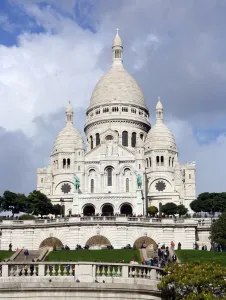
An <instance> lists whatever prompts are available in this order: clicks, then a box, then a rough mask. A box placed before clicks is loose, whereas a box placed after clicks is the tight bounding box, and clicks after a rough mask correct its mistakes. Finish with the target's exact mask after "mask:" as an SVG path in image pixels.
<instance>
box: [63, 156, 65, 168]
mask: <svg viewBox="0 0 226 300" xmlns="http://www.w3.org/2000/svg"><path fill="white" fill-rule="evenodd" d="M65 168H66V159H65V158H64V159H63V169H65Z"/></svg>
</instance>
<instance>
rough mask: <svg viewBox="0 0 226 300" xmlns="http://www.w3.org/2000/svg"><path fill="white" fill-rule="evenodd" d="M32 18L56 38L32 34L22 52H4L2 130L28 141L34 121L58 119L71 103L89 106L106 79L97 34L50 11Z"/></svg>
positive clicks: (0, 64) (0, 62) (0, 61)
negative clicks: (97, 86) (44, 117)
mask: <svg viewBox="0 0 226 300" xmlns="http://www.w3.org/2000/svg"><path fill="white" fill-rule="evenodd" d="M30 10H31V8H30ZM32 12H33V16H35V15H36V16H38V18H39V19H41V20H42V23H43V20H44V19H45V20H46V22H47V23H48V24H47V25H46V26H49V28H51V29H53V28H54V26H55V28H56V29H57V34H50V33H42V34H32V33H28V32H27V33H24V34H22V35H21V36H19V40H18V45H17V46H13V47H5V46H3V45H1V46H0V99H1V101H2V103H4V109H1V111H0V126H3V127H5V128H6V129H7V130H15V129H22V130H23V131H24V132H25V133H26V134H29V135H30V134H33V132H34V128H32V126H31V124H32V119H33V118H34V117H36V116H38V115H42V114H49V113H54V112H56V111H57V110H58V109H59V108H60V107H62V106H63V107H64V106H66V105H67V103H68V101H69V100H71V101H72V103H73V105H74V107H79V106H82V107H86V106H87V105H88V103H89V98H90V95H91V93H92V89H93V87H94V85H95V83H96V82H97V80H98V79H99V78H100V76H101V75H102V70H101V69H100V68H98V66H97V60H98V56H99V53H100V52H101V50H102V47H103V44H102V43H100V42H99V41H98V39H97V38H96V37H95V36H94V35H93V34H92V33H90V32H88V31H83V30H81V29H80V28H79V27H78V26H77V25H76V23H73V22H71V21H68V20H66V19H64V18H63V17H62V16H58V17H57V16H56V13H54V12H52V11H51V10H50V9H48V10H47V11H42V10H39V9H38V7H35V8H33V10H32ZM51 13H52V15H51ZM51 16H52V18H51ZM47 20H48V21H47ZM109 56H110V55H109Z"/></svg>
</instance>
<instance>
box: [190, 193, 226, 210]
mask: <svg viewBox="0 0 226 300" xmlns="http://www.w3.org/2000/svg"><path fill="white" fill-rule="evenodd" d="M190 207H191V209H192V210H193V211H194V212H201V211H203V212H209V213H212V214H215V213H216V212H223V211H225V210H226V193H202V194H200V195H199V196H198V198H197V199H196V200H194V201H192V202H191V204H190Z"/></svg>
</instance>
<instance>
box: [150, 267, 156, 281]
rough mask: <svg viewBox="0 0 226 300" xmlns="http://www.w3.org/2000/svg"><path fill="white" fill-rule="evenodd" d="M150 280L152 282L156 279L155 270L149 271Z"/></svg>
mask: <svg viewBox="0 0 226 300" xmlns="http://www.w3.org/2000/svg"><path fill="white" fill-rule="evenodd" d="M151 279H153V280H156V279H157V274H156V269H151Z"/></svg>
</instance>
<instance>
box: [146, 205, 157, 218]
mask: <svg viewBox="0 0 226 300" xmlns="http://www.w3.org/2000/svg"><path fill="white" fill-rule="evenodd" d="M157 213H158V208H157V207H156V206H149V207H148V214H149V215H150V216H151V217H154V216H155V215H156V214H157Z"/></svg>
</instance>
